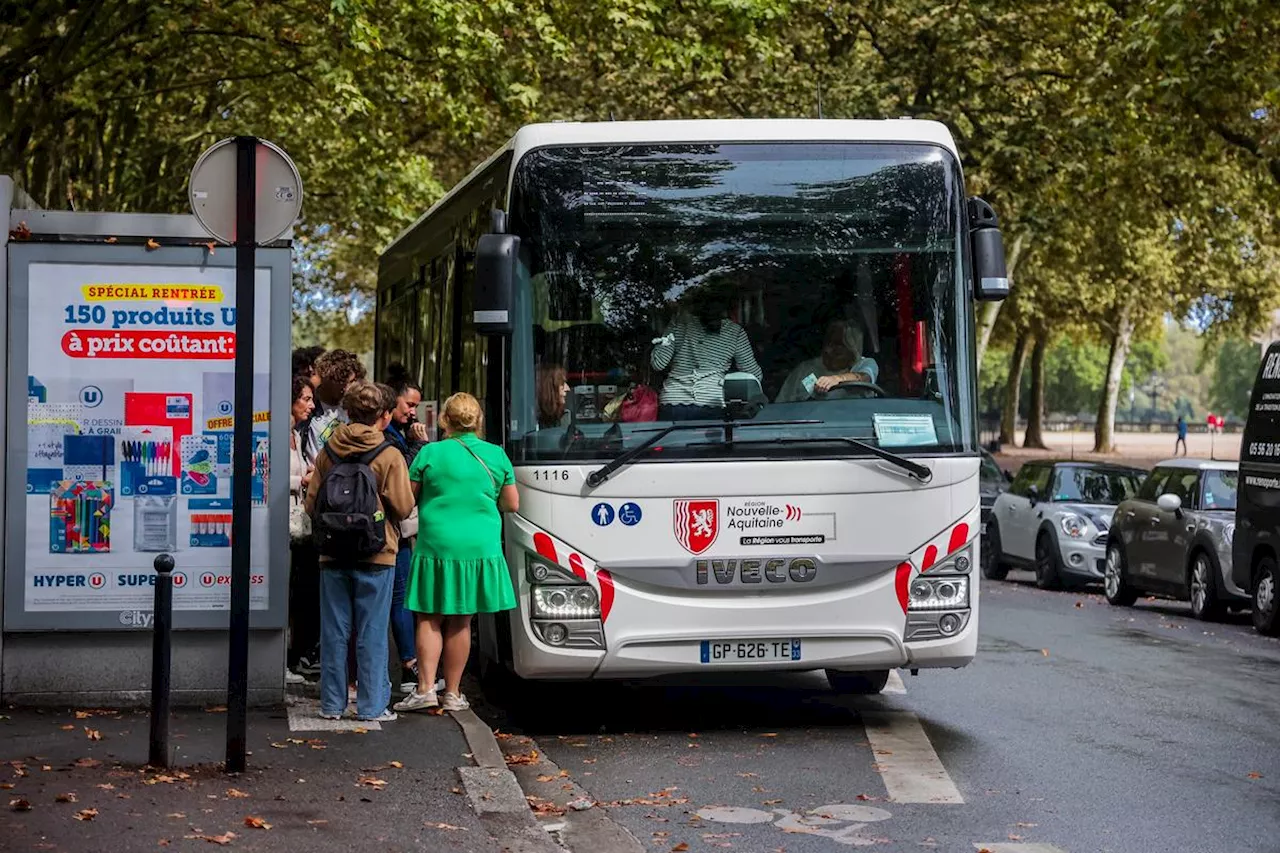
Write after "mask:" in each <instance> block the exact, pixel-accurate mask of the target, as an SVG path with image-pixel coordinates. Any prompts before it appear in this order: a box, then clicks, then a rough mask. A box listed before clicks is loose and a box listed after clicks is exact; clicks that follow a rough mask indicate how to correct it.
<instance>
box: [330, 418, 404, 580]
mask: <svg viewBox="0 0 1280 853" xmlns="http://www.w3.org/2000/svg"><path fill="white" fill-rule="evenodd" d="M390 446H391V442H389V441H384V442H382V444H379V445H378V446H377V447H375V448H374V449H373V450H370V451H368V452H367V453H361V454H360V455H358V456H347V457H341V456H338V454H336V453H334V452H333V448H332V447H330V446H329V445H327V444H326V445H325V447H324V450H325V453H328V454H329V458H330V459H332V460H333V467H332V468H330V469H329V471H328V473H327V474H325V477H324V482H323V483H321V484H320V494H318V495H316V511H315V524H314V535H315V541H316V548H317V549H319V551H320V553H321V554H323V555H324V556H326V557H333V558H334V559H339V560H351V561H359V560H367V559H368V558H369V557H372V556H373V555H374V554H377V553H378V552H380V551H382V550H383V549H384V548H386V547H387V523H386V522H387V518H386V515H385V514H384V513H383V511H382V505H381V502H380V501H379V500H378V478H377V477H376V476H375V475H374V473H373V469H372V468H370V467H369V463H370V462H372V461H373V460H374V459H376V458H377V457H378V454H380V453H381V452H382V451H384V450H386V449H387V448H388V447H390Z"/></svg>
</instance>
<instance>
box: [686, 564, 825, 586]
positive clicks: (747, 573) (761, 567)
mask: <svg viewBox="0 0 1280 853" xmlns="http://www.w3.org/2000/svg"><path fill="white" fill-rule="evenodd" d="M694 565H695V567H696V569H697V577H698V583H699V585H705V584H709V583H711V579H712V578H715V582H716V583H718V584H731V583H734V582H735V581H736V582H738V583H744V584H750V583H764V582H768V583H786V582H787V581H791V582H793V583H808V582H809V581H811V580H813V579H814V578H816V577H817V576H818V564H817V563H816V562H815V561H814V560H813V559H812V558H810V557H795V558H785V557H775V558H767V559H751V560H698V562H697V563H695V564H694Z"/></svg>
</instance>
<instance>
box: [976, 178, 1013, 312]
mask: <svg viewBox="0 0 1280 853" xmlns="http://www.w3.org/2000/svg"><path fill="white" fill-rule="evenodd" d="M969 244H970V255H971V256H972V258H973V298H974V299H976V300H978V301H979V302H999V301H1000V300H1002V299H1004V298H1005V297H1007V296H1008V295H1009V273H1008V270H1007V269H1006V268H1005V264H1004V238H1003V237H1002V236H1001V235H1000V220H999V219H998V218H997V217H996V212H995V209H994V208H992V207H991V205H989V204H987V203H986V202H985V201H983V200H982V199H980V198H978V197H977V196H974V197H973V198H971V199H969Z"/></svg>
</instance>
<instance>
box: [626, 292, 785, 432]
mask: <svg viewBox="0 0 1280 853" xmlns="http://www.w3.org/2000/svg"><path fill="white" fill-rule="evenodd" d="M725 314H726V312H725V309H724V306H723V304H722V303H721V302H720V300H718V299H716V298H715V297H714V296H712V295H709V294H699V295H698V298H696V299H695V300H694V301H693V304H691V305H690V306H689V307H688V308H687V309H685V310H683V311H681V312H680V314H679V315H678V316H677V317H676V319H675V321H674V322H673V323H672V324H671V325H670V326H669V327H668V328H667V331H666V333H665V334H664V335H663V336H662V337H660V338H656V339H654V341H653V343H654V348H653V353H652V355H651V356H650V358H649V363H650V364H652V365H653V367H654V369H655V370H667V369H668V368H670V372H669V373H668V374H667V379H666V381H665V382H664V383H663V384H662V394H661V395H660V397H659V406H658V420H664V421H666V420H672V421H677V420H699V419H703V418H707V419H715V418H719V417H721V416H723V414H724V378H725V375H726V374H727V373H728V372H729V369H730V368H731V367H732V368H736V369H737V370H740V371H743V372H746V373H750V374H751V375H752V376H754V377H755V378H756V379H757V380H759V379H761V378H762V377H763V376H764V372H763V371H762V370H761V369H760V365H759V364H757V363H756V356H755V353H754V352H753V351H752V349H751V341H750V340H748V338H747V332H746V330H745V329H743V328H742V327H741V326H739V325H738V324H737V323H735V322H733V321H732V320H730V319H728V318H726V316H725Z"/></svg>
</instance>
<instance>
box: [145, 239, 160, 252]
mask: <svg viewBox="0 0 1280 853" xmlns="http://www.w3.org/2000/svg"><path fill="white" fill-rule="evenodd" d="M147 248H148V249H150V250H151V251H155V250H156V249H159V248H160V244H159V243H157V242H156V241H155V240H154V239H153V238H151V237H148V238H147Z"/></svg>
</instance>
